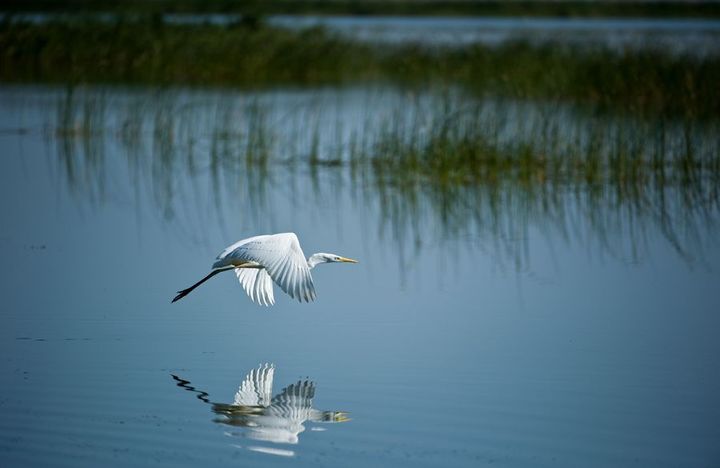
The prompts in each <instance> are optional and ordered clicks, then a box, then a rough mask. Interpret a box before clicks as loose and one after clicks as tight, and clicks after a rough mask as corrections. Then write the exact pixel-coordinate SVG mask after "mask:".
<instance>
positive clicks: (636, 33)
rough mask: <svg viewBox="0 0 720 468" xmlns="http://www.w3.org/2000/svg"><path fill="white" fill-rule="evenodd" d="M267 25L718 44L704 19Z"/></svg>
mask: <svg viewBox="0 0 720 468" xmlns="http://www.w3.org/2000/svg"><path fill="white" fill-rule="evenodd" d="M270 23H271V24H275V25H280V26H286V27H291V28H305V27H310V26H325V27H327V28H329V29H331V30H333V31H337V32H340V33H342V34H347V35H349V36H351V37H354V38H357V39H361V40H364V41H371V42H391V43H403V42H414V43H425V44H444V45H453V44H469V43H476V42H477V43H482V44H489V45H497V44H501V43H503V42H507V41H511V40H520V39H525V40H530V41H534V42H560V43H574V44H584V45H607V46H610V47H612V48H619V49H620V48H627V47H630V48H637V47H671V48H672V50H677V51H682V52H693V49H695V48H697V47H702V48H703V50H707V49H710V50H708V51H712V50H714V51H717V50H716V49H717V47H718V45H720V21H718V20H707V19H657V18H543V17H540V18H503V17H498V18H495V17H477V18H476V17H403V16H275V17H272V18H270ZM695 52H697V51H695Z"/></svg>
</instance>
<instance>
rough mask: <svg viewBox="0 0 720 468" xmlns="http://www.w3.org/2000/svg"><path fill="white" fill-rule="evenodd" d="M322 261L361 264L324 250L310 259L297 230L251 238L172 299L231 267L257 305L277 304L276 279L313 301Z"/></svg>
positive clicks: (282, 286) (228, 251)
mask: <svg viewBox="0 0 720 468" xmlns="http://www.w3.org/2000/svg"><path fill="white" fill-rule="evenodd" d="M321 263H357V260H353V259H351V258H345V257H341V256H340V255H336V254H331V253H322V252H320V253H316V254H313V255H311V256H310V257H309V258H307V259H306V258H305V254H304V253H303V251H302V249H301V248H300V241H298V238H297V236H296V235H295V233H293V232H284V233H281V234H266V235H262V236H255V237H249V238H247V239H243V240H239V241H237V242H235V243H234V244H233V245H231V246H229V247H227V248H226V249H225V250H223V251H222V252H220V255H218V256H217V259H216V261H215V263H213V266H212V268H213V269H212V271H211V272H210V273H209V274H208V275H207V276H206V277H205V278H203V279H201V280H200V281H198V282H197V283H195V284H193V285H192V286H190V287H189V288H187V289H183V290H182V291H178V293H177V296H175V298H174V299H173V300H172V302H175V301H178V300H180V299H182V298H183V297H185V296H187V295H188V294H190V293H191V292H192V290H193V289H195V288H197V287H198V286H200V285H201V284H203V283H204V282H205V281H207V280H209V279H210V278H212V277H213V276H215V275H217V274H218V273H222V272H223V271H229V270H235V275H236V276H237V278H238V280H239V281H240V284H241V285H242V287H243V289H244V290H245V292H246V293H247V295H248V296H249V297H250V299H251V300H252V301H253V302H255V303H257V304H260V305H264V306H271V305H273V304H274V303H275V296H274V294H273V286H272V284H273V282H275V284H277V285H278V286H280V289H282V290H283V291H285V293H287V294H288V295H289V296H290V297H292V298H293V299H297V300H298V301H300V302H310V301H313V300H315V296H316V294H315V285H314V284H313V279H312V275H311V274H310V270H312V269H313V268H315V266H317V265H319V264H321Z"/></svg>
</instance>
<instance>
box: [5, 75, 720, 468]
mask: <svg viewBox="0 0 720 468" xmlns="http://www.w3.org/2000/svg"><path fill="white" fill-rule="evenodd" d="M447 94H448V93H444V94H443V93H441V95H433V94H432V93H413V92H409V91H407V90H402V89H397V88H394V87H385V86H381V85H378V86H375V87H371V88H365V87H362V86H358V87H353V88H318V89H291V88H288V89H273V90H268V91H257V92H251V91H233V90H212V89H208V90H203V89H187V88H169V89H162V90H159V89H152V88H123V87H101V86H100V87H76V88H71V87H62V86H57V87H53V86H49V87H41V86H19V85H18V86H10V85H5V86H3V87H2V88H0V144H1V145H2V155H3V159H2V164H3V170H2V171H1V172H0V179H1V181H0V191H1V194H0V195H1V196H0V219H2V226H3V228H2V230H0V252H1V255H2V259H3V263H4V265H3V266H4V273H3V275H2V279H3V281H2V286H0V288H1V289H0V291H1V292H2V297H3V298H4V305H3V307H2V309H1V312H0V317H1V318H0V320H2V323H3V326H2V327H1V328H0V356H1V360H0V371H1V372H2V376H3V378H2V390H1V391H0V421H2V422H1V423H0V465H2V466H136V465H143V466H174V467H177V466H198V465H211V466H286V464H287V459H288V458H292V459H293V461H292V463H293V465H295V466H348V467H354V466H358V467H359V466H378V465H384V466H412V467H417V466H458V467H461V466H462V467H464V466H484V465H493V466H508V467H528V466H533V467H534V466H537V467H540V466H553V467H577V466H587V467H591V466H597V467H606V466H615V467H620V466H648V467H664V466H667V467H670V466H684V467H710V466H715V465H717V463H718V462H720V448H718V444H717V440H718V439H720V424H718V420H719V419H720V373H718V370H717V358H718V356H720V341H719V340H718V339H717V330H718V328H719V327H720V316H719V315H718V311H720V294H718V284H720V283H719V280H720V275H719V273H718V271H719V269H720V248H719V245H718V226H719V222H720V216H719V214H720V205H719V204H718V198H719V197H718V183H717V174H716V173H715V175H714V176H713V174H712V173H710V175H708V174H707V173H702V172H698V173H696V172H693V171H690V172H688V173H687V174H690V175H689V176H688V177H689V179H688V177H685V176H683V175H682V174H680V175H678V176H677V177H676V176H675V175H676V174H675V173H674V172H672V171H670V170H669V172H668V175H667V177H665V176H663V177H657V176H655V175H653V176H652V177H645V176H644V175H643V174H644V173H642V169H638V170H639V171H641V174H640V176H637V177H635V178H633V177H630V176H628V174H626V173H624V172H623V173H622V174H620V173H618V174H616V173H614V172H612V170H609V172H608V174H609V175H607V176H601V177H600V178H599V179H592V177H591V176H590V175H588V177H589V179H588V180H591V179H592V180H594V182H591V183H586V182H585V179H583V181H580V182H579V181H577V180H575V179H574V178H573V177H570V176H567V175H557V176H552V174H550V173H546V172H542V173H533V175H532V176H528V177H525V176H523V175H522V174H519V175H518V174H515V173H514V172H508V173H505V172H502V171H501V170H499V169H496V170H497V171H500V172H497V173H496V172H492V171H491V170H490V169H488V172H487V173H483V175H482V176H481V177H480V176H478V178H476V177H473V178H471V179H466V178H464V177H462V176H459V177H455V176H453V177H450V178H448V179H447V180H442V181H440V180H433V178H432V177H426V176H425V175H422V174H416V173H414V172H412V169H411V166H402V167H399V168H396V169H393V168H392V167H390V168H388V167H389V166H383V164H384V163H383V162H382V161H375V162H373V160H372V154H373V152H377V151H379V149H378V148H394V147H397V148H404V146H403V142H405V141H406V140H407V139H410V140H413V139H415V138H419V137H418V135H425V134H428V133H432V132H433V131H434V130H433V129H434V128H435V125H436V124H437V122H438V120H437V118H436V116H434V115H433V113H434V112H435V110H437V109H439V108H443V105H444V104H447V103H450V107H451V108H452V109H453V110H452V111H451V113H453V112H456V111H458V109H459V107H458V106H460V104H458V103H461V104H462V103H464V104H465V105H469V103H468V100H467V99H465V98H464V97H463V96H454V97H453V96H452V94H453V93H452V92H450V93H449V94H450V95H451V96H450V97H448V95H447ZM472 105H473V109H474V111H473V112H475V111H477V113H476V114H473V115H477V116H479V117H477V118H478V119H481V120H479V121H481V122H485V123H486V124H484V125H482V126H481V127H482V128H483V131H486V132H487V136H486V137H483V138H487V139H488V141H489V143H488V145H490V146H492V145H496V146H497V147H501V148H503V151H511V152H517V154H518V157H522V155H524V154H526V153H523V151H526V149H524V148H530V150H527V151H531V152H532V154H533V155H535V156H533V157H534V158H550V160H552V155H553V154H567V155H572V154H574V152H578V151H589V150H588V148H590V147H592V148H595V150H596V151H597V152H598V154H606V153H607V154H611V155H612V154H616V153H617V154H620V153H622V152H623V151H624V150H623V148H625V147H626V146H628V147H631V148H636V147H637V148H640V149H639V150H638V151H640V152H644V151H648V152H651V151H655V150H653V148H662V151H664V152H667V154H668V156H667V159H668V160H671V159H672V158H674V157H676V156H673V155H677V154H681V153H682V150H683V148H685V149H687V148H694V150H693V154H694V155H695V158H697V160H698V161H703V160H712V159H713V158H715V160H717V157H718V141H717V133H716V131H715V127H713V126H712V125H709V124H708V125H705V124H698V125H697V126H696V127H693V128H692V129H689V130H688V128H687V126H686V125H683V124H682V122H677V121H668V122H665V123H664V124H663V127H662V128H663V129H664V130H663V133H662V136H660V137H658V136H657V130H656V128H657V127H656V126H655V125H654V124H652V123H650V124H647V123H643V121H635V120H633V119H632V118H627V117H624V118H619V117H613V116H612V115H595V114H593V113H587V112H584V111H582V110H580V109H576V108H573V107H571V106H569V105H557V104H552V103H547V102H542V101H535V102H533V101H511V100H503V99H492V98H484V99H481V100H480V101H479V102H474V103H472ZM473 122H475V123H477V122H478V120H473ZM628 129H630V130H631V131H629V132H625V133H623V130H628ZM393 132H394V133H393ZM598 135H600V136H599V137H598ZM688 135H689V136H688ZM550 136H552V138H551V137H550ZM393 145H395V146H393ZM389 151H391V150H389ZM633 151H634V150H633ZM657 151H660V150H659V149H658V150H657ZM513 154H515V153H513ZM643 154H644V153H643ZM648 154H649V153H648ZM568 157H570V156H568ZM368 158H370V159H368ZM662 158H665V156H664V153H663V155H662ZM663 160H665V159H663ZM613 161H614V159H613ZM618 164H619V165H620V166H619V167H621V168H623V167H624V166H622V165H621V163H618ZM668 164H669V163H668ZM673 167H674V166H673ZM621 172H622V171H621ZM653 174H655V172H653ZM663 174H665V173H663ZM674 174H675V175H674ZM687 174H686V175H687ZM628 181H630V182H628ZM286 231H292V232H295V233H297V235H298V237H299V239H300V242H301V245H302V247H303V249H304V252H305V254H306V255H310V254H312V253H313V252H333V253H337V254H340V255H343V256H347V257H351V258H355V259H358V260H359V262H360V263H359V264H357V265H349V264H347V265H346V264H339V265H320V266H318V267H317V268H316V269H315V270H313V277H314V280H315V284H316V289H317V294H318V297H317V300H316V301H315V302H313V303H311V304H299V303H297V302H294V301H292V300H291V299H290V298H289V297H288V296H287V295H285V294H284V293H282V291H280V290H279V288H277V287H275V298H276V300H277V303H276V304H275V306H273V307H271V308H265V307H261V306H257V305H255V304H253V303H252V302H251V301H250V300H249V299H248V297H247V296H246V295H245V293H244V292H243V290H242V289H241V288H240V287H239V284H238V283H237V280H236V278H235V277H234V275H232V274H230V273H227V274H225V275H219V276H218V277H216V278H214V279H212V280H211V281H209V282H208V283H206V284H205V285H203V286H202V287H200V288H198V289H197V290H196V291H195V292H193V293H192V294H191V295H189V296H188V297H186V298H184V299H183V300H182V301H179V302H177V303H174V304H171V303H170V300H171V299H172V297H173V296H174V295H175V292H176V291H178V290H180V289H183V288H185V287H187V286H189V285H191V284H193V283H194V282H195V281H197V280H199V279H200V278H202V277H203V276H204V275H206V274H207V273H208V272H209V269H210V266H211V264H212V262H213V260H214V258H215V256H216V255H217V254H218V253H219V252H220V251H221V250H222V249H223V248H224V247H225V246H227V245H229V244H231V243H233V242H235V241H236V240H238V239H241V238H245V237H250V236H253V235H256V234H261V233H273V232H286ZM271 364H272V367H271ZM269 369H272V372H271V374H272V378H270V377H268V373H270V371H269ZM251 371H252V375H251V376H250V378H249V380H248V381H249V382H250V381H252V380H253V377H252V376H253V375H257V374H262V375H263V376H264V377H263V379H264V380H263V382H265V385H266V386H269V384H270V382H269V381H270V380H271V381H272V382H271V383H272V385H271V387H272V388H271V389H266V390H267V392H266V393H268V392H269V393H268V394H271V395H272V396H275V395H280V397H278V398H276V399H274V400H272V401H273V402H274V403H272V404H270V405H269V406H268V405H267V401H266V404H265V406H267V407H266V408H264V409H263V408H262V407H261V406H258V405H254V406H253V405H251V404H247V403H246V402H247V401H249V400H247V399H246V398H247V396H246V393H247V388H248V385H249V384H247V383H246V384H243V381H245V379H246V376H247V375H248V374H250V373H251ZM243 385H244V387H243ZM290 385H292V387H290V388H289V390H286V392H285V393H283V389H284V388H286V387H288V386H290ZM243 388H245V390H243ZM250 393H252V392H250ZM236 394H237V395H236ZM238 395H239V396H238ZM283 395H285V397H283ZM288 395H290V396H293V398H289V397H288ZM266 398H267V395H266ZM243 402H245V403H243ZM233 403H236V404H233ZM293 404H295V405H297V406H298V408H294V410H295V413H293V415H291V416H287V415H284V413H282V411H281V410H287V409H288V408H287V407H288V406H289V407H291V408H290V409H293V408H292V406H293ZM243 405H247V406H243ZM283 405H285V406H283ZM272 408H275V409H276V411H275V412H273V411H272V410H271V409H272ZM278 408H279V409H278Z"/></svg>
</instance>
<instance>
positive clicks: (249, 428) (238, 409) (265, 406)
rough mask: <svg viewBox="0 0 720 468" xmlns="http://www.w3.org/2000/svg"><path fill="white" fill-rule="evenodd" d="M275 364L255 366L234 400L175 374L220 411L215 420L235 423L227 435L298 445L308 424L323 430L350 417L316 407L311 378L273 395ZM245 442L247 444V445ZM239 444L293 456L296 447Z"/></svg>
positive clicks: (256, 449) (185, 384)
mask: <svg viewBox="0 0 720 468" xmlns="http://www.w3.org/2000/svg"><path fill="white" fill-rule="evenodd" d="M274 376H275V366H274V365H273V364H267V363H266V364H261V365H259V366H258V367H257V368H255V369H252V370H251V371H250V372H248V374H247V375H246V376H245V378H244V379H243V380H242V382H241V383H240V387H239V388H238V390H237V392H236V393H235V397H234V399H233V402H232V403H215V402H212V401H211V400H210V396H209V394H208V393H206V392H203V391H200V390H198V389H196V388H195V387H193V386H192V385H191V383H190V381H188V380H184V379H182V378H180V377H178V376H176V375H172V378H173V379H174V380H175V381H176V382H177V386H178V387H181V388H184V389H185V390H187V391H190V392H193V393H195V394H196V396H197V398H198V399H199V400H201V401H203V402H205V403H207V404H210V405H212V411H213V413H215V415H217V416H218V417H216V418H215V419H213V421H214V422H216V423H218V424H224V425H227V426H231V427H232V429H231V430H228V431H226V432H225V435H227V436H229V437H233V438H238V439H249V440H253V441H257V442H269V443H272V444H276V445H277V444H287V445H296V444H298V443H299V442H300V437H299V436H300V434H301V433H302V432H304V431H305V430H306V427H305V425H306V424H308V423H310V424H312V427H311V430H323V429H322V428H321V427H319V426H318V425H319V424H322V423H338V422H346V421H349V420H350V418H349V417H348V413H346V412H344V411H323V410H319V409H317V408H314V407H313V398H314V397H315V389H316V387H315V383H314V382H313V381H311V380H309V379H305V380H298V381H297V382H295V383H292V384H290V385H288V386H287V387H285V388H283V389H282V390H281V391H280V392H278V393H276V394H275V395H273V379H274ZM243 444H244V445H243ZM243 444H236V446H237V447H240V448H245V449H247V450H251V451H256V452H262V453H268V454H273V455H280V456H293V455H294V454H295V452H294V451H293V450H286V449H282V448H278V447H276V446H261V445H252V444H249V445H248V444H246V443H243Z"/></svg>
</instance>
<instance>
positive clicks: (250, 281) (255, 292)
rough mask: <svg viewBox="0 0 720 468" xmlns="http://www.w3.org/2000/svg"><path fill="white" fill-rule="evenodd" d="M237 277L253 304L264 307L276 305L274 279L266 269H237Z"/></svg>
mask: <svg viewBox="0 0 720 468" xmlns="http://www.w3.org/2000/svg"><path fill="white" fill-rule="evenodd" d="M235 275H237V277H238V280H240V284H241V285H242V287H243V289H244V290H245V292H246V293H247V295H248V296H249V297H250V299H251V300H252V301H253V302H255V303H257V304H260V305H264V306H271V305H273V304H275V296H274V294H273V286H272V279H271V278H270V275H268V273H267V271H265V269H264V268H235Z"/></svg>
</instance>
